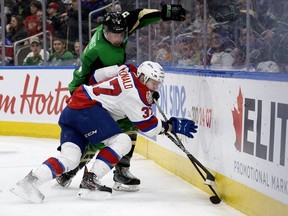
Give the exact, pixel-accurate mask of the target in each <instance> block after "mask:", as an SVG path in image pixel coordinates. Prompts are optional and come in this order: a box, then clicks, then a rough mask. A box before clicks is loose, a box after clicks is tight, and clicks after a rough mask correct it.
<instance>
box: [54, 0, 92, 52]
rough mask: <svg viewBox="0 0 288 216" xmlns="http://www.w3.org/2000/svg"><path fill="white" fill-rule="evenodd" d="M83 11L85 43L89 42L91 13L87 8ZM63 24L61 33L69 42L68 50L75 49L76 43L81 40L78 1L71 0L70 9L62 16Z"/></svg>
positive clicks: (83, 8) (83, 36) (82, 8)
mask: <svg viewBox="0 0 288 216" xmlns="http://www.w3.org/2000/svg"><path fill="white" fill-rule="evenodd" d="M81 10H82V38H83V40H85V41H88V40H89V34H88V14H89V11H88V10H87V9H86V8H85V7H81ZM62 18H63V23H62V26H61V30H59V32H58V33H60V34H61V35H62V36H63V37H64V38H65V39H66V40H67V41H69V44H68V50H73V49H74V42H75V41H76V40H77V39H79V22H78V1H77V0H70V8H69V9H68V12H67V13H66V14H62Z"/></svg>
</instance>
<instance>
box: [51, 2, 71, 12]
mask: <svg viewBox="0 0 288 216" xmlns="http://www.w3.org/2000/svg"><path fill="white" fill-rule="evenodd" d="M66 1H67V0H66ZM66 1H64V0H47V7H49V5H50V3H56V4H57V5H58V7H59V9H58V13H59V14H62V13H66V10H67V5H68V3H66Z"/></svg>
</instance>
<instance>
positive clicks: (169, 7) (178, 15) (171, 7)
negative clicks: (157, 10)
mask: <svg viewBox="0 0 288 216" xmlns="http://www.w3.org/2000/svg"><path fill="white" fill-rule="evenodd" d="M161 7H162V9H161V18H162V20H164V21H167V20H175V21H184V20H185V16H186V11H185V9H184V8H183V7H182V6H181V5H180V4H177V5H176V4H165V3H161Z"/></svg>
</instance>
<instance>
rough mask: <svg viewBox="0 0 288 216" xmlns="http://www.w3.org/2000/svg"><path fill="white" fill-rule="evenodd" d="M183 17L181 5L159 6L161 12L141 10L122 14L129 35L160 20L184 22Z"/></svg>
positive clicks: (183, 10) (183, 11)
mask: <svg viewBox="0 0 288 216" xmlns="http://www.w3.org/2000/svg"><path fill="white" fill-rule="evenodd" d="M185 15H186V12H185V9H184V8H183V7H182V6H181V5H176V4H171V5H170V4H161V10H157V9H146V8H142V9H136V10H133V11H126V12H124V13H123V16H124V17H125V19H126V21H127V25H128V30H129V34H131V33H133V32H134V31H135V30H137V29H140V28H142V27H145V26H148V25H150V24H152V23H155V22H158V21H160V20H161V19H162V20H164V21H169V20H174V21H183V20H185Z"/></svg>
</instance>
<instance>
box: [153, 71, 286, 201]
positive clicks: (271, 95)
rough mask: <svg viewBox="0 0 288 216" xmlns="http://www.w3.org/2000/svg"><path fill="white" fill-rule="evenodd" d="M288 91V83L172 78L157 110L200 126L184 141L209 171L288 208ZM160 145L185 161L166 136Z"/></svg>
mask: <svg viewBox="0 0 288 216" xmlns="http://www.w3.org/2000/svg"><path fill="white" fill-rule="evenodd" d="M287 91H288V83H287V82H273V81H265V80H261V81H260V80H247V79H233V78H221V77H206V76H191V75H187V74H168V75H167V76H166V77H165V83H164V85H163V86H161V88H160V95H161V97H160V99H159V104H160V106H161V109H162V110H163V111H164V113H166V114H167V117H168V118H169V117H171V116H176V117H180V118H188V119H193V120H194V121H195V122H196V124H197V125H198V127H199V128H198V132H197V134H196V135H195V137H194V139H187V138H185V137H183V136H181V135H180V137H181V139H182V142H183V144H184V145H185V147H186V149H187V150H188V151H189V152H191V153H192V154H193V155H194V156H195V157H196V158H197V159H198V160H200V161H201V162H202V163H203V164H204V165H205V166H207V167H209V168H210V169H213V170H215V171H217V172H219V173H221V174H223V175H225V176H227V177H230V178H232V179H234V180H236V181H238V182H240V183H242V184H244V185H247V186H248V187H250V188H252V189H255V190H256V191H259V192H261V193H263V194H265V195H267V196H269V197H271V198H273V199H276V200H278V201H281V202H283V203H285V204H288V144H287V143H288V141H287V139H288V136H287V135H288V128H287V123H288V98H287V95H286V94H285V93H284V92H287ZM156 112H157V111H156ZM157 116H158V117H159V118H161V114H160V113H159V112H157ZM157 144H159V145H161V146H163V147H164V148H168V149H169V150H171V151H174V152H176V153H178V154H180V155H183V156H185V154H184V153H183V152H181V150H180V149H178V148H177V146H176V145H175V144H173V143H172V142H171V141H169V140H168V139H167V138H166V137H164V136H158V137H157Z"/></svg>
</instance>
